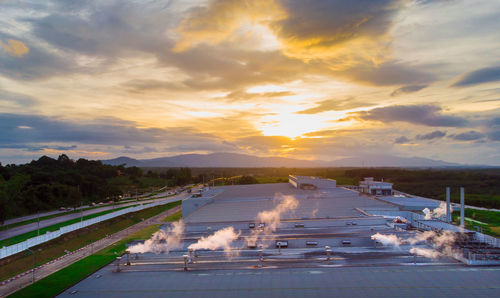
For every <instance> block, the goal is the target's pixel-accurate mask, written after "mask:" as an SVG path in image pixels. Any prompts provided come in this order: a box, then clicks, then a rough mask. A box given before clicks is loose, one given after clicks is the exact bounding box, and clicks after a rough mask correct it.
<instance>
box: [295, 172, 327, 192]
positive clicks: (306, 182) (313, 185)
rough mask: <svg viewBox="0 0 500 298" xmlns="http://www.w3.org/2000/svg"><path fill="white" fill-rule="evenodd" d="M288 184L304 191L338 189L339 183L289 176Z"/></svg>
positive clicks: (309, 177)
mask: <svg viewBox="0 0 500 298" xmlns="http://www.w3.org/2000/svg"><path fill="white" fill-rule="evenodd" d="M288 182H290V184H291V185H293V187H295V188H296V189H304V190H316V189H333V188H336V187H337V181H335V180H333V179H324V178H320V177H314V176H296V175H289V176H288Z"/></svg>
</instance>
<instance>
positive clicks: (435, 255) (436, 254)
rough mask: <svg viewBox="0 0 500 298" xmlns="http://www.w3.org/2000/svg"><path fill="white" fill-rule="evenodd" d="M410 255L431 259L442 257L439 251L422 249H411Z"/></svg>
mask: <svg viewBox="0 0 500 298" xmlns="http://www.w3.org/2000/svg"><path fill="white" fill-rule="evenodd" d="M410 253H412V254H416V255H419V256H423V257H426V258H431V259H437V258H439V256H440V255H441V254H440V253H439V252H438V251H437V250H434V249H429V248H421V247H413V248H411V249H410Z"/></svg>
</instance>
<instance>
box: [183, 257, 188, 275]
mask: <svg viewBox="0 0 500 298" xmlns="http://www.w3.org/2000/svg"><path fill="white" fill-rule="evenodd" d="M183 257H184V271H188V258H189V256H188V255H183Z"/></svg>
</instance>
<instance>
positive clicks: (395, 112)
mask: <svg viewBox="0 0 500 298" xmlns="http://www.w3.org/2000/svg"><path fill="white" fill-rule="evenodd" d="M357 116H358V117H359V118H361V119H363V120H373V121H381V122H408V123H412V124H419V125H426V126H442V127H461V126H464V125H465V124H466V123H467V120H466V119H465V118H462V117H459V116H452V115H443V114H442V113H441V108H440V107H438V106H435V105H409V106H397V105H396V106H389V107H383V108H376V109H373V110H369V111H365V112H359V113H357Z"/></svg>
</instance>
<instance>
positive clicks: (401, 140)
mask: <svg viewBox="0 0 500 298" xmlns="http://www.w3.org/2000/svg"><path fill="white" fill-rule="evenodd" d="M409 142H410V139H408V138H407V137H405V136H400V137H399V138H396V139H395V140H394V144H407V143H409Z"/></svg>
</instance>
